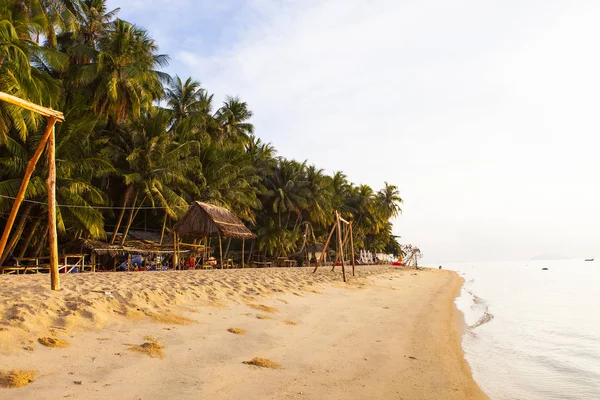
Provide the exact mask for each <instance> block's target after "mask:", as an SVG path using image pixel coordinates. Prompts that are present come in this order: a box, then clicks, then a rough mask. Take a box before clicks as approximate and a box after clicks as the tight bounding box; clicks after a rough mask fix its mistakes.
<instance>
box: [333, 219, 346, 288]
mask: <svg viewBox="0 0 600 400" xmlns="http://www.w3.org/2000/svg"><path fill="white" fill-rule="evenodd" d="M335 217H336V221H337V237H338V251H339V252H340V261H341V263H342V276H343V277H344V282H346V269H345V268H344V248H343V246H344V245H343V243H342V231H341V229H340V215H339V214H338V213H337V211H336V213H335Z"/></svg>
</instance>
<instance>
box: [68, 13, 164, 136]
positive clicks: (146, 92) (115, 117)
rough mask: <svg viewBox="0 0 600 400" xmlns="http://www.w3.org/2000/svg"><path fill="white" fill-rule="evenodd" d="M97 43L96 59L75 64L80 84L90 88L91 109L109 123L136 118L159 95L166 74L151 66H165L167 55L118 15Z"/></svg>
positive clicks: (139, 29)
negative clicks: (91, 88)
mask: <svg viewBox="0 0 600 400" xmlns="http://www.w3.org/2000/svg"><path fill="white" fill-rule="evenodd" d="M98 47H99V53H98V55H97V57H96V61H95V62H93V63H91V64H89V65H82V66H80V68H79V71H78V77H79V79H78V81H79V84H80V86H84V85H91V86H92V87H93V88H94V94H93V105H94V111H95V112H97V113H99V114H101V115H105V116H106V117H108V118H109V123H110V124H111V125H112V124H118V123H120V122H123V121H125V120H127V119H129V118H131V119H136V118H137V117H139V116H140V114H141V112H142V110H143V109H149V108H150V106H151V105H152V102H153V101H154V100H156V99H158V98H160V97H161V96H162V95H163V88H162V82H168V81H169V80H170V78H169V77H168V75H166V74H164V73H162V72H159V71H157V70H156V69H155V68H157V67H164V66H166V65H167V64H168V61H169V58H168V57H167V56H166V55H159V54H156V51H157V50H158V47H157V46H156V43H155V42H154V40H152V39H151V38H150V37H149V35H148V33H147V32H146V31H145V30H144V29H142V28H140V27H138V26H137V25H134V24H131V23H129V22H125V21H123V20H120V19H117V20H116V21H115V24H114V29H113V30H111V31H110V32H109V33H108V34H107V35H106V36H104V37H101V38H100V40H99V43H98Z"/></svg>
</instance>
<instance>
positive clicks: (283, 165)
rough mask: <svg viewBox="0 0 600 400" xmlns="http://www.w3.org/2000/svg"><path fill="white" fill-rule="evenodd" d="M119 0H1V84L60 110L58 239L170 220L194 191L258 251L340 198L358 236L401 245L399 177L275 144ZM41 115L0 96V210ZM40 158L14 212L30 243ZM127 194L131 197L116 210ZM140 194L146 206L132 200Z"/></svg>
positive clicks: (40, 206)
mask: <svg viewBox="0 0 600 400" xmlns="http://www.w3.org/2000/svg"><path fill="white" fill-rule="evenodd" d="M118 11H119V9H118V8H117V9H114V10H110V9H108V8H107V6H106V2H105V0H70V1H67V0H62V1H61V0H52V1H39V0H6V1H3V2H2V4H0V90H1V91H4V92H7V93H10V94H13V95H16V96H19V97H21V98H24V99H27V100H30V101H33V102H36V103H38V104H41V105H44V106H51V107H53V108H55V109H60V110H62V111H63V112H64V114H65V116H66V121H65V122H64V123H62V124H58V127H57V132H56V138H57V147H56V157H57V161H56V164H57V174H58V179H57V198H58V202H59V204H61V206H60V207H59V209H58V218H59V234H60V240H61V242H63V243H64V242H67V241H70V240H72V239H73V238H75V237H79V236H84V237H91V238H106V231H107V230H108V231H113V230H114V229H115V228H114V226H115V225H121V228H120V231H123V230H127V229H129V227H130V226H133V227H135V226H136V225H138V226H139V225H140V224H141V223H144V224H147V225H148V227H149V228H153V229H160V228H161V227H162V221H163V218H164V216H165V215H166V216H168V217H169V219H170V220H171V223H172V222H173V221H175V220H177V219H178V218H179V217H180V216H181V215H182V214H183V213H184V212H185V210H186V207H187V204H189V202H191V201H193V200H201V201H206V202H211V203H214V204H217V205H222V206H225V207H227V208H229V209H230V210H232V211H233V212H234V213H236V214H237V215H239V216H240V217H241V218H242V219H243V220H244V221H246V222H247V223H248V224H249V225H250V228H251V229H252V230H253V231H254V232H256V234H257V235H258V238H259V240H258V242H257V250H258V251H259V252H260V253H261V254H263V255H266V256H282V255H288V254H291V253H294V252H296V251H298V250H299V248H300V246H301V245H302V243H303V240H304V238H303V235H304V234H305V227H306V226H307V224H310V226H311V227H312V230H311V232H314V235H315V239H316V240H317V241H319V242H321V243H323V242H324V241H325V239H326V236H327V234H328V232H329V230H330V228H331V224H332V223H333V221H334V216H335V211H336V210H337V211H339V212H340V213H341V214H342V216H343V217H344V218H346V219H349V220H352V221H353V224H354V225H353V226H354V232H355V238H354V242H355V245H356V246H357V248H358V247H360V248H366V249H368V250H371V251H385V252H390V253H399V252H400V251H401V249H400V246H399V244H398V242H397V238H396V237H395V236H393V235H392V225H391V223H390V219H392V218H395V217H397V216H398V215H399V214H400V213H401V209H400V204H401V203H402V199H401V198H400V195H399V192H398V188H397V187H396V186H394V185H390V184H388V183H387V182H386V183H385V187H384V188H383V189H382V190H380V191H374V190H373V189H372V188H371V187H369V186H367V185H358V186H357V185H354V184H352V183H350V182H349V181H348V178H347V177H346V175H344V174H343V173H342V172H336V173H334V174H333V175H328V174H326V173H325V172H324V171H323V170H322V169H319V168H318V167H316V166H314V165H309V164H308V163H307V162H306V161H304V162H299V161H295V160H287V159H285V158H283V157H279V156H277V153H276V150H275V148H274V147H273V146H272V145H271V144H269V143H263V142H262V141H261V140H260V139H259V138H257V137H256V136H255V130H254V126H253V125H252V122H251V120H252V116H253V113H252V111H251V109H250V107H249V105H248V104H247V103H246V102H245V101H243V100H241V99H239V98H238V97H226V98H225V100H224V101H223V102H222V104H221V106H220V107H219V108H216V107H215V106H214V105H213V95H212V94H210V93H209V92H208V91H207V90H206V89H205V88H204V87H202V85H201V84H200V83H199V82H198V81H196V80H194V79H193V78H191V77H190V78H186V79H182V78H180V77H179V76H175V77H174V78H171V77H169V76H168V75H166V74H165V73H163V72H161V71H160V68H161V67H164V66H165V65H166V64H167V63H168V60H169V59H168V57H167V56H166V55H162V54H159V53H158V47H157V44H156V42H155V41H154V40H153V39H152V38H151V37H150V35H149V33H148V32H147V31H146V30H144V29H143V28H142V27H139V26H137V25H134V24H132V23H129V22H127V21H123V20H120V19H116V14H117V13H118ZM42 40H43V43H40V41H42ZM159 101H160V103H159ZM157 104H161V105H162V106H163V107H162V108H161V107H159V106H157ZM215 108H216V109H215ZM43 122H44V120H43V119H41V118H39V117H38V116H36V115H34V114H32V113H30V112H27V111H23V110H22V109H20V108H18V107H13V106H10V105H7V104H0V213H1V214H0V215H1V216H2V217H3V218H5V215H6V213H7V212H8V211H9V210H10V207H11V205H12V199H11V197H14V196H15V195H16V193H17V191H18V188H19V185H20V180H21V177H22V176H23V173H24V171H25V168H26V164H27V161H28V160H29V158H30V157H31V155H32V154H33V152H34V151H35V149H36V148H37V145H38V143H39V141H40V138H41V135H42V132H43V128H44V125H45V124H44V123H43ZM46 171H47V165H46V160H45V159H44V158H42V159H41V160H40V162H39V164H38V168H37V169H36V170H35V172H34V175H33V177H32V180H31V184H30V185H29V188H28V190H27V193H26V199H27V200H33V201H37V202H39V203H27V204H33V206H32V207H31V209H30V210H29V211H30V213H29V215H27V214H25V213H24V212H23V213H21V214H20V216H21V218H22V219H23V221H24V223H26V226H27V227H32V229H31V230H32V235H29V236H31V237H29V238H28V240H25V239H23V248H24V249H25V250H27V253H32V252H34V251H35V249H36V248H39V247H40V246H38V244H39V243H40V242H41V241H42V240H43V237H44V234H43V232H44V225H45V221H44V220H43V218H41V220H42V222H41V223H40V222H39V221H40V216H42V217H43V216H45V214H46V206H45V205H44V201H45V197H46V186H45V178H44V177H45V176H46ZM100 206H102V207H100ZM123 206H125V207H129V208H133V210H131V212H130V211H128V212H127V213H125V212H120V211H119V212H115V211H114V209H115V207H123ZM141 207H144V208H145V207H154V208H155V209H154V210H152V211H150V212H148V213H147V212H143V213H140V214H138V212H137V211H139V209H140V208H141ZM117 210H118V208H117ZM125 214H127V218H126V221H127V222H123V224H121V221H122V220H123V217H124V215H125ZM124 226H126V228H125V227H124ZM38 227H39V229H37V228H38ZM27 229H28V228H26V229H25V232H27ZM311 236H312V234H311Z"/></svg>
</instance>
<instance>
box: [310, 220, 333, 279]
mask: <svg viewBox="0 0 600 400" xmlns="http://www.w3.org/2000/svg"><path fill="white" fill-rule="evenodd" d="M333 231H335V224H333V228H331V232H329V236H328V237H327V241H326V242H325V247H324V248H323V253H321V257H322V258H323V259H324V260H325V257H326V256H325V254H327V246H329V241H330V240H331V236H332V235H333ZM321 257H319V258H318V259H317V264H316V265H315V269H314V270H313V274H314V273H315V272H317V268H319V262H320V260H321Z"/></svg>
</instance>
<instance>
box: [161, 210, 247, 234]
mask: <svg viewBox="0 0 600 400" xmlns="http://www.w3.org/2000/svg"><path fill="white" fill-rule="evenodd" d="M173 231H175V232H177V234H178V235H179V236H180V237H193V238H203V237H205V236H216V235H218V234H221V235H222V236H225V237H231V238H235V239H254V238H256V235H255V234H254V233H252V232H250V230H249V229H248V228H247V227H246V225H244V223H243V222H242V221H241V220H240V219H239V218H238V217H237V216H236V215H235V214H233V213H232V212H231V211H229V210H227V209H225V208H223V207H218V206H215V205H212V204H208V203H202V202H200V201H195V202H193V203H192V204H191V205H190V208H189V209H188V210H187V212H186V213H185V215H184V216H183V217H182V218H181V219H180V220H179V221H178V222H177V224H175V226H174V227H173Z"/></svg>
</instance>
